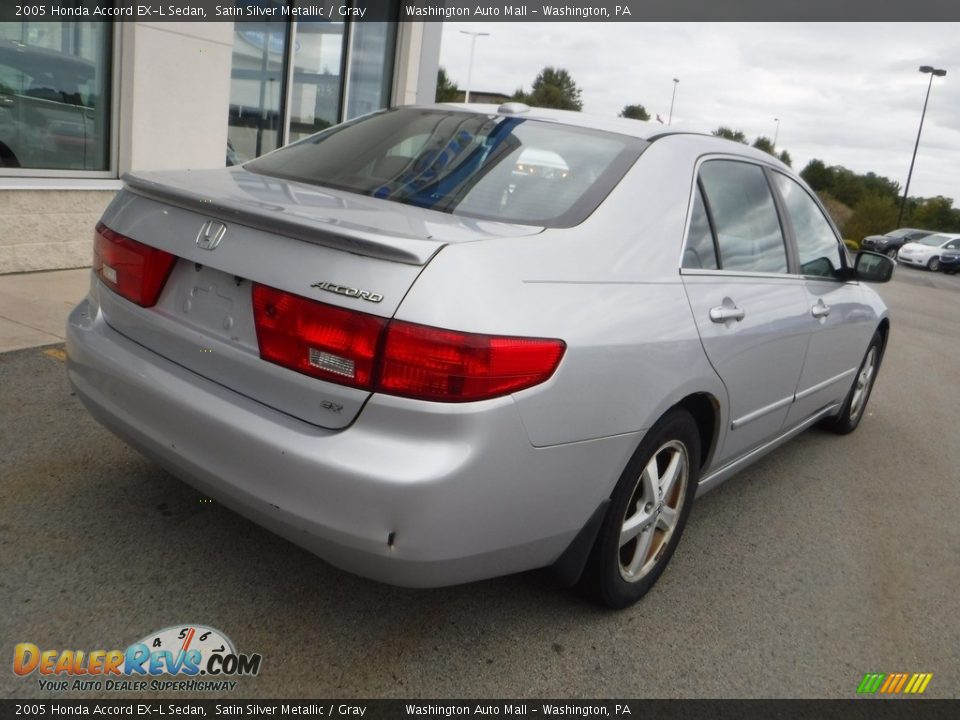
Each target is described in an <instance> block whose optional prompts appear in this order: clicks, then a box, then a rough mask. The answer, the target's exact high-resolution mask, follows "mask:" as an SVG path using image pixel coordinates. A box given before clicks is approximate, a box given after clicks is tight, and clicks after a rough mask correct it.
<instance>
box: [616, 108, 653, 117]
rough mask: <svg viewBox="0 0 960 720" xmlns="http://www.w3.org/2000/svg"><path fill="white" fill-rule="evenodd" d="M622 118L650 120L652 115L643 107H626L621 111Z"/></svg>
mask: <svg viewBox="0 0 960 720" xmlns="http://www.w3.org/2000/svg"><path fill="white" fill-rule="evenodd" d="M620 117H622V118H630V119H631V120H649V119H650V113H648V112H647V109H646V108H645V107H644V106H643V105H624V106H623V110H621V111H620Z"/></svg>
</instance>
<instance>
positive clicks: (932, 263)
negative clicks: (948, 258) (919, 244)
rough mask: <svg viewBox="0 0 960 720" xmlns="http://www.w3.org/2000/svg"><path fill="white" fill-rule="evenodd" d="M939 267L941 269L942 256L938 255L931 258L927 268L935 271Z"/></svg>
mask: <svg viewBox="0 0 960 720" xmlns="http://www.w3.org/2000/svg"><path fill="white" fill-rule="evenodd" d="M939 269H940V258H938V257H932V258H930V262H928V263H927V270H932V271H933V272H936V271H937V270H939Z"/></svg>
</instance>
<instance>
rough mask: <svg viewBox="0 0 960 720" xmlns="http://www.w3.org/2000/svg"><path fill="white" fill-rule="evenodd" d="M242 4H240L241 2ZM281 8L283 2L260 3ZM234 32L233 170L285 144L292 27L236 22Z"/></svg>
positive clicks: (229, 160)
mask: <svg viewBox="0 0 960 720" xmlns="http://www.w3.org/2000/svg"><path fill="white" fill-rule="evenodd" d="M237 4H238V5H240V4H242V3H241V0H237ZM258 4H260V5H264V6H270V7H275V8H277V14H278V15H279V14H280V8H282V7H283V6H284V5H285V4H286V3H285V2H283V0H259V3H258ZM234 28H235V29H234V33H233V63H232V70H231V82H230V121H229V129H228V134H227V138H228V140H227V163H228V164H230V165H235V164H237V163H240V162H244V161H246V160H249V159H250V158H254V157H257V156H258V155H263V154H264V153H266V152H270V151H271V150H275V149H276V148H278V147H280V145H281V144H282V143H283V124H282V122H283V117H282V104H281V98H282V97H283V94H282V93H283V82H284V76H285V62H286V56H287V38H288V32H289V25H288V23H287V22H285V21H283V20H275V21H266V22H238V23H236V24H235V26H234Z"/></svg>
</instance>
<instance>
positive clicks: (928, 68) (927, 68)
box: [897, 65, 947, 227]
mask: <svg viewBox="0 0 960 720" xmlns="http://www.w3.org/2000/svg"><path fill="white" fill-rule="evenodd" d="M920 72H922V73H928V74H929V75H930V82H928V83H927V96H926V98H924V100H923V112H922V113H920V128H919V129H918V130H917V142H915V143H914V145H913V157H912V158H910V172H908V173H907V186H906V187H905V188H904V189H903V198H902V199H901V200H900V214H899V215H897V227H900V224H901V223H902V222H903V209H904V207H906V204H907V195H908V194H909V193H910V178H912V177H913V164H914V163H915V162H916V161H917V148H919V147H920V133H922V132H923V119H924V118H925V117H926V115H927V103H928V102H929V101H930V88H931V87H933V78H934V77H943V76H944V75H946V74H947V71H946V70H941V69H939V68H935V67H933V66H932V65H922V66H921V67H920Z"/></svg>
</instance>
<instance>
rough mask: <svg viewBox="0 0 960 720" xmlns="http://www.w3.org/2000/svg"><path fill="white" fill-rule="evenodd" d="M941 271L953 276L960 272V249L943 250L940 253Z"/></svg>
mask: <svg viewBox="0 0 960 720" xmlns="http://www.w3.org/2000/svg"><path fill="white" fill-rule="evenodd" d="M940 270H941V271H942V272H945V273H947V275H953V274H955V273H956V272H957V271H958V270H960V249H951V250H942V251H941V252H940Z"/></svg>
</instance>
